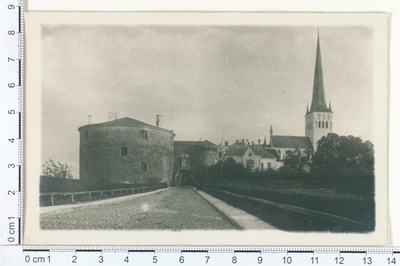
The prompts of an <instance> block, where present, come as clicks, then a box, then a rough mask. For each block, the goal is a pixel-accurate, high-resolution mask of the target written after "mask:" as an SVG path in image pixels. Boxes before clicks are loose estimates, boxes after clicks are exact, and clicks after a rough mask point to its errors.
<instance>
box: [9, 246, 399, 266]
mask: <svg viewBox="0 0 400 266" xmlns="http://www.w3.org/2000/svg"><path fill="white" fill-rule="evenodd" d="M4 252H5V254H4V255H5V260H4V262H3V263H4V264H3V265H27V264H49V265H140V266H147V265H148V266H150V265H152V266H155V265H168V266H170V265H171V266H172V265H191V266H196V265H205V266H208V265H210V266H211V265H216V266H217V265H218V266H228V265H230V266H232V265H233V266H236V265H246V266H247V265H249V266H250V265H273V266H280V265H281V266H286V265H299V266H300V265H302V266H303V265H304V266H305V265H352V266H357V265H397V264H400V249H394V248H338V247H323V248H322V247H295V248H294V247H119V246H114V247H99V246H93V247H87V246H85V247H66V246H61V247H6V248H5V250H4Z"/></svg>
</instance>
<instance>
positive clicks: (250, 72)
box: [41, 25, 373, 176]
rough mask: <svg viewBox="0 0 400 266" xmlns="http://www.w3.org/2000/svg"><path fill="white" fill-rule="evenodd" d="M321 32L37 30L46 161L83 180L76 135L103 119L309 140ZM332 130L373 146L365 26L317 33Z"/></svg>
mask: <svg viewBox="0 0 400 266" xmlns="http://www.w3.org/2000/svg"><path fill="white" fill-rule="evenodd" d="M317 28H318V26H315V27H310V26H307V27H306V26H304V27H299V26H150V25H147V26H115V25H114V26H104V25H103V26H95V25H91V26H88V25H44V26H43V27H42V35H41V40H42V42H41V45H42V46H41V52H42V153H41V154H42V155H41V156H42V162H45V161H47V160H49V159H53V160H56V161H60V162H66V163H68V164H70V165H72V167H73V168H74V175H75V176H78V174H79V169H78V167H79V132H78V128H79V127H80V126H82V125H85V124H87V122H88V118H87V117H88V115H92V122H93V123H101V122H105V121H107V119H108V113H109V112H118V118H123V117H131V118H134V119H137V120H140V121H142V122H145V123H148V124H152V125H155V120H156V115H158V114H159V115H162V127H163V128H166V129H170V130H173V131H174V132H175V134H176V136H175V140H200V139H202V140H205V139H207V140H209V141H211V142H213V143H215V144H219V143H220V142H221V141H222V140H223V141H228V142H229V143H234V142H235V140H237V139H239V140H241V139H249V140H250V141H257V140H258V139H261V140H262V141H263V139H264V137H266V138H267V141H268V138H269V128H270V126H271V125H273V129H274V134H275V135H294V136H304V127H305V126H304V116H305V112H306V108H307V104H311V96H312V86H313V78H314V67H315V57H316V45H317V35H318V30H317ZM319 34H320V45H321V54H322V67H323V75H324V86H325V97H326V101H327V103H329V101H331V103H332V109H333V116H334V120H333V131H334V132H335V133H337V134H339V135H354V136H358V137H361V138H362V139H363V140H371V139H372V137H373V136H372V130H371V121H372V112H371V110H372V93H373V86H372V85H373V73H372V63H373V62H372V48H373V47H372V40H373V31H372V29H371V28H367V27H362V26H340V27H323V28H319Z"/></svg>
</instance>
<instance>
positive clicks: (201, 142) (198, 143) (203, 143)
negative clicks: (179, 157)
mask: <svg viewBox="0 0 400 266" xmlns="http://www.w3.org/2000/svg"><path fill="white" fill-rule="evenodd" d="M174 145H178V146H179V145H181V146H215V147H217V145H216V144H214V143H212V142H211V141H208V140H199V141H185V140H175V141H174Z"/></svg>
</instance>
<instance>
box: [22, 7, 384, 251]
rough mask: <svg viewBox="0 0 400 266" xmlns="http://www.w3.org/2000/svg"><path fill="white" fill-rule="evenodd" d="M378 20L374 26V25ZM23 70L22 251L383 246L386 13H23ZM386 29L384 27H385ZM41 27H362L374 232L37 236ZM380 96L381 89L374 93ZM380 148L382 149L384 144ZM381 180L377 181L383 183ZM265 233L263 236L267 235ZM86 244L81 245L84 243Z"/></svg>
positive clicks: (65, 233)
mask: <svg viewBox="0 0 400 266" xmlns="http://www.w3.org/2000/svg"><path fill="white" fill-rule="evenodd" d="M377 20H379V23H377ZM25 21H26V48H27V49H26V68H25V71H26V72H25V77H26V83H25V97H26V98H25V128H26V130H25V136H26V139H25V176H24V180H25V219H24V244H54V245H180V246H181V245H241V246H248V245H324V246H327V245H359V246H365V245H386V244H387V237H388V232H387V229H388V226H387V209H388V208H387V161H388V158H387V157H388V156H387V154H388V153H387V152H388V151H387V136H388V135H387V133H388V132H387V128H388V124H387V123H388V120H387V117H388V109H387V108H388V105H387V100H388V93H387V92H388V91H387V88H388V72H387V71H388V69H387V66H388V61H387V55H388V54H387V50H388V28H387V26H388V24H387V21H388V16H387V14H385V13H369V14H366V13H364V14H360V13H358V14H357V13H352V14H348V13H243V12H239V13H200V12H196V13H190V12H183V13H182V12H179V13H134V14H132V13H82V12H80V13H68V12H62V13H49V12H37V13H33V12H32V13H27V14H26V16H25ZM382 21H383V22H382ZM42 24H87V25H91V24H92V25H148V24H157V25H188V24H190V25H239V24H240V25H271V26H272V25H283V26H284V25H287V26H289V25H292V26H297V25H301V26H315V25H318V26H319V27H324V26H345V25H365V26H370V27H372V28H373V29H374V38H373V50H374V54H373V62H374V64H373V65H374V66H373V75H374V81H373V82H374V84H373V87H374V94H373V95H374V96H373V102H374V110H373V113H374V119H373V121H371V126H373V136H374V138H373V140H372V142H373V143H374V145H375V157H376V181H377V182H375V184H376V230H375V231H374V232H372V233H368V234H360V233H356V234H354V233H345V234H339V233H316V232H311V233H309V232H308V233H295V232H285V231H273V232H272V231H260V230H246V231H214V230H212V231H211V230H210V231H205V230H202V231H201V230H196V231H179V232H170V231H161V230H160V231H152V230H146V231H94V230H91V231H83V230H65V231H61V230H40V227H39V218H40V217H39V216H40V210H39V176H40V172H41V169H40V167H41V162H40V158H41V156H40V149H41V147H42V146H41V133H40V129H41V128H42V127H41V117H40V116H41V73H40V71H41V65H40V64H41V54H40V45H41V35H40V27H41V25H42ZM377 88H385V89H384V90H382V89H377ZM382 142H384V143H382ZM381 179H382V180H381ZM264 232H265V234H264ZM83 236H84V237H83Z"/></svg>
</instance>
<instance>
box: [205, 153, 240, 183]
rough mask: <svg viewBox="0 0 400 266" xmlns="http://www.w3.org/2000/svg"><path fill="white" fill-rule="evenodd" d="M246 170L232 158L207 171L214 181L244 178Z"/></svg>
mask: <svg viewBox="0 0 400 266" xmlns="http://www.w3.org/2000/svg"><path fill="white" fill-rule="evenodd" d="M245 172H246V169H245V168H244V166H243V164H241V163H237V162H236V161H235V160H234V159H232V158H227V159H226V160H225V161H223V162H222V161H219V162H218V163H217V164H215V165H213V166H211V167H210V169H209V173H210V176H211V177H212V178H213V179H215V180H221V178H223V179H241V178H244V177H245Z"/></svg>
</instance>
